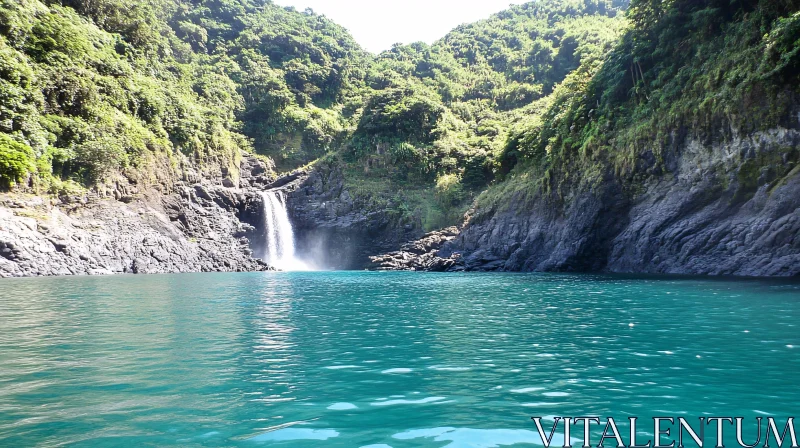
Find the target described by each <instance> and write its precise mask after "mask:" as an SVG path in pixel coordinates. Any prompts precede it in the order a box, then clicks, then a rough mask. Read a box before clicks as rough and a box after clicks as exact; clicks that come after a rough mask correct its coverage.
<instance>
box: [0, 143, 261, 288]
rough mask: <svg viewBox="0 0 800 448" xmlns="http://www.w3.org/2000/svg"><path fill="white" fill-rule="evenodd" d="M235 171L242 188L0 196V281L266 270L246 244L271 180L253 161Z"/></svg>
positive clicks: (190, 186)
mask: <svg viewBox="0 0 800 448" xmlns="http://www.w3.org/2000/svg"><path fill="white" fill-rule="evenodd" d="M242 167H243V169H242V170H241V178H240V179H239V185H238V186H243V187H244V188H237V187H238V186H237V185H234V184H233V183H232V182H231V181H230V180H228V182H225V181H224V180H225V179H221V181H220V183H222V184H223V185H213V184H211V183H209V182H208V181H206V182H205V183H196V184H189V183H188V182H178V183H177V184H176V185H175V186H174V189H173V190H174V193H171V194H166V195H165V194H162V193H160V192H158V191H155V190H153V191H147V192H143V193H140V194H137V195H135V196H129V195H115V196H116V197H118V198H119V200H115V199H112V198H105V199H103V198H98V197H93V196H90V195H86V196H85V197H83V198H77V199H76V198H65V200H62V201H59V200H55V199H50V198H44V197H41V196H33V195H23V194H5V195H2V196H0V277H20V276H44V275H80V274H90V275H95V274H114V273H133V274H138V273H169V272H200V271H202V272H206V271H225V272H231V271H262V270H268V269H270V268H269V266H267V265H266V264H265V263H264V262H262V261H261V260H259V259H257V258H254V257H253V256H252V254H253V252H252V249H251V247H250V239H256V238H257V236H258V234H259V232H261V230H260V227H261V221H263V216H262V215H263V211H262V209H263V207H262V203H261V200H262V199H261V196H260V195H259V194H258V190H259V189H260V188H263V186H264V185H268V184H270V183H272V182H274V181H275V177H274V175H272V173H271V170H269V167H267V166H266V165H265V163H264V162H262V161H260V160H259V159H256V158H254V157H247V158H245V160H244V162H243V164H242ZM225 184H227V185H229V186H225Z"/></svg>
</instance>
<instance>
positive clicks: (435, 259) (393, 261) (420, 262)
mask: <svg viewBox="0 0 800 448" xmlns="http://www.w3.org/2000/svg"><path fill="white" fill-rule="evenodd" d="M458 233H459V229H458V227H448V228H446V229H442V230H439V231H435V232H430V233H428V234H426V235H425V236H423V237H422V238H420V239H419V240H416V241H412V242H410V243H406V244H404V245H403V246H402V247H401V248H400V250H399V251H395V252H389V253H388V254H384V255H377V256H373V257H369V258H370V261H371V262H372V263H374V264H376V265H377V270H379V271H431V272H444V271H457V270H463V266H462V265H461V264H460V263H459V261H460V260H459V258H460V257H459V256H458V255H456V256H454V257H448V258H443V257H440V256H438V253H439V250H440V249H441V248H442V246H443V245H444V244H445V243H447V242H449V241H452V240H453V239H454V238H455V237H456V236H457V235H458Z"/></svg>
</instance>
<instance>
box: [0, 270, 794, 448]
mask: <svg viewBox="0 0 800 448" xmlns="http://www.w3.org/2000/svg"><path fill="white" fill-rule="evenodd" d="M0 290H2V294H1V295H0V329H2V331H0V446H30V445H36V444H43V445H57V444H75V445H77V446H92V447H94V446H130V445H143V444H145V445H151V446H164V445H181V446H236V445H243V446H259V445H268V446H293V447H294V446H298V447H304V446H308V447H316V446H320V447H328V446H329V447H372V448H377V447H381V448H385V447H391V448H402V447H418V446H434V447H441V446H447V447H451V448H453V447H456V448H458V447H484V448H489V447H504V446H512V445H518V446H526V445H527V446H529V445H531V444H534V445H541V443H540V441H539V436H538V433H537V432H536V429H535V427H534V426H533V424H532V422H531V421H530V417H531V416H533V415H537V416H547V418H549V419H550V421H552V418H553V416H556V415H559V416H565V415H567V416H578V415H599V416H614V417H616V418H617V419H618V420H624V419H626V418H627V416H628V415H636V416H640V417H642V418H649V417H651V416H653V415H669V416H689V417H697V416H703V415H709V414H713V415H735V416H743V417H746V418H750V420H753V419H752V418H751V417H755V416H757V415H763V414H768V415H774V416H780V417H785V416H787V415H790V414H792V413H796V410H797V409H796V403H797V402H798V401H800V390H798V388H797V387H796V386H795V382H796V374H795V372H797V371H798V369H800V349H798V348H797V347H800V331H798V328H797V325H798V322H799V320H798V317H800V285H798V284H797V283H791V282H778V281H726V280H697V279H675V278H668V279H653V278H624V277H604V276H573V275H543V274H536V275H534V274H531V275H523V274H491V275H489V274H487V275H482V274H469V275H464V274H441V275H438V274H418V273H417V274H414V273H364V272H334V273H253V274H202V275H200V274H198V275H194V274H191V275H164V276H143V277H133V276H130V277H128V276H121V277H104V278H57V279H22V280H2V281H0ZM547 418H546V419H545V420H547ZM651 429H652V428H651ZM643 434H645V433H643ZM746 435H747V433H746ZM557 437H559V434H556V438H557ZM561 443H562V442H561V441H558V440H556V441H554V444H555V445H560V444H561Z"/></svg>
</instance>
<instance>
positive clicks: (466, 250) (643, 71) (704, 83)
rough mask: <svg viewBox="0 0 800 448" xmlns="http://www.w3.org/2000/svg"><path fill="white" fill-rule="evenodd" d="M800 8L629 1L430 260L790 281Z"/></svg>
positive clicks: (797, 200) (798, 217)
mask: <svg viewBox="0 0 800 448" xmlns="http://www.w3.org/2000/svg"><path fill="white" fill-rule="evenodd" d="M798 8H800V4H798V3H797V2H772V1H759V2H727V1H719V2H704V3H703V4H699V3H697V2H689V1H679V0H675V1H670V2H648V1H636V2H633V3H632V5H631V8H630V10H629V11H628V14H627V17H628V18H629V21H630V24H631V26H630V28H629V29H628V30H626V32H625V33H624V34H623V36H622V37H621V39H620V41H619V43H618V44H617V45H616V46H615V48H614V49H613V51H612V52H611V53H610V54H609V55H608V57H607V58H606V59H605V60H604V61H603V63H602V64H597V65H584V66H581V68H579V69H578V70H576V71H575V72H573V73H572V74H570V75H569V76H568V77H567V79H566V81H565V82H564V83H562V84H561V85H560V86H559V87H557V88H556V90H555V92H554V94H553V101H552V103H551V105H550V106H549V107H548V108H547V110H546V111H545V112H544V113H543V114H541V115H538V116H536V115H531V116H528V117H526V119H525V120H524V122H523V123H521V124H519V125H518V126H517V127H516V128H515V130H514V131H513V132H512V135H511V136H510V138H509V139H508V141H507V145H506V147H505V149H504V153H503V155H502V156H501V160H502V164H503V165H504V166H513V168H512V169H511V170H510V171H509V173H508V175H507V176H506V179H505V181H503V182H498V183H496V184H495V185H493V186H491V187H490V188H489V189H488V190H487V191H485V192H484V193H483V194H482V195H481V197H479V198H478V200H477V204H476V208H475V210H473V211H472V212H471V218H470V221H469V223H468V224H467V226H466V227H465V229H464V230H463V231H462V232H461V234H460V235H459V236H458V237H457V238H456V239H455V240H453V241H452V242H449V243H447V244H445V245H444V247H443V248H442V249H441V250H439V251H438V252H436V255H437V256H438V257H440V258H441V257H444V258H451V259H452V260H455V261H457V263H458V265H459V266H460V267H459V269H479V270H495V269H502V270H547V271H552V270H555V271H603V270H605V271H613V272H651V273H692V274H716V275H757V276H761V275H799V274H800V255H799V254H800V194H798V192H800V190H798V189H799V188H800V175H799V174H800V171H799V170H800V169H799V168H798V162H800V151H799V150H798V147H799V146H800V115H798V112H799V111H800V107H798V106H800V102H799V101H798V93H800V91H798V85H800V82H799V81H800V65H798V64H800V57H798V49H800V13H798ZM452 262H453V261H451V262H450V263H451V264H452ZM392 263H393V262H390V263H389V264H390V265H391V264H392ZM434 264H436V265H442V261H441V260H439V261H437V262H436V263H434Z"/></svg>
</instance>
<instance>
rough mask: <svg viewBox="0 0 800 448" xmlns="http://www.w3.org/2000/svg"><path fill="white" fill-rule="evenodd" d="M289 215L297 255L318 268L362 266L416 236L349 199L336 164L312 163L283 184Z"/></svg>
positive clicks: (414, 228) (387, 215) (417, 228)
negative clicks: (313, 166) (304, 172)
mask: <svg viewBox="0 0 800 448" xmlns="http://www.w3.org/2000/svg"><path fill="white" fill-rule="evenodd" d="M288 190H289V191H291V193H289V194H288V196H287V205H288V209H289V216H290V219H291V221H292V224H293V226H294V231H295V240H296V250H297V253H298V255H300V256H301V257H304V258H306V259H308V260H310V261H312V262H313V263H314V264H315V265H317V267H319V268H322V269H363V268H367V267H369V266H370V261H369V257H370V256H371V255H375V254H379V253H383V252H388V251H391V250H394V249H396V248H398V247H399V246H400V245H401V244H402V243H404V242H406V241H409V240H413V239H415V238H418V237H419V236H421V235H422V230H421V227H422V226H421V225H420V224H419V223H407V222H402V221H400V220H398V219H397V218H396V217H393V215H392V213H391V212H390V211H389V210H386V209H380V210H373V209H371V208H370V207H369V205H368V204H364V203H361V202H359V201H358V200H357V199H355V198H354V197H353V196H352V195H351V194H350V192H349V191H348V189H347V188H346V187H345V183H344V177H343V175H342V172H341V171H340V170H339V169H338V168H336V167H330V166H323V167H318V168H317V169H315V170H313V171H312V172H310V173H309V174H308V176H307V177H304V178H303V177H301V178H298V179H296V180H295V181H294V183H293V184H290V185H289V186H288Z"/></svg>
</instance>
